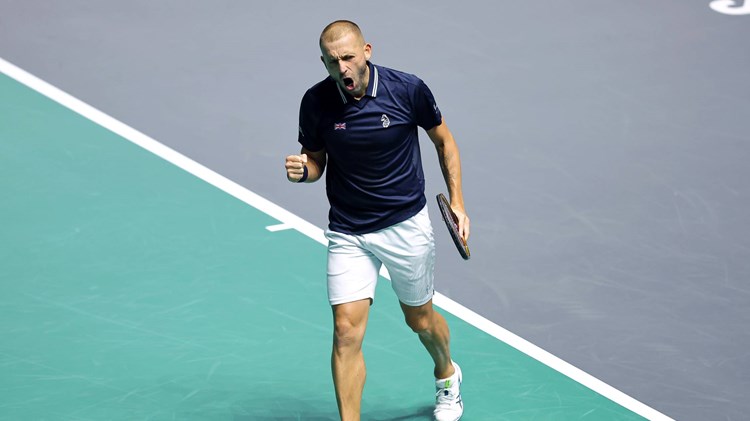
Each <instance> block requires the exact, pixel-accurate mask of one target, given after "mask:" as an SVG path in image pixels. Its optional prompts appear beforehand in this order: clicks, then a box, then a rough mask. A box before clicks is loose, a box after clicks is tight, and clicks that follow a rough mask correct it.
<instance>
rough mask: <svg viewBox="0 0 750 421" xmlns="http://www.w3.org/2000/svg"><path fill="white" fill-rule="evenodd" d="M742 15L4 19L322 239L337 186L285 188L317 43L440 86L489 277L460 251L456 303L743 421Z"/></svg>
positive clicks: (413, 12)
mask: <svg viewBox="0 0 750 421" xmlns="http://www.w3.org/2000/svg"><path fill="white" fill-rule="evenodd" d="M711 5H713V6H714V7H713V8H712V7H711ZM745 9H747V6H746V5H743V4H740V2H732V1H730V0H728V1H713V2H712V1H710V0H690V1H678V0H670V1H658V2H652V1H645V0H639V1H632V2H615V1H611V0H607V1H598V2H555V1H551V0H543V1H537V2H489V1H483V2H480V1H477V2H463V3H455V2H442V1H438V2H427V1H417V2H408V3H405V2H396V1H382V2H379V3H378V4H376V5H373V4H372V3H371V2H351V3H346V4H342V3H340V2H332V1H320V2H315V3H314V4H313V3H312V2H311V3H301V2H300V3H297V2H268V3H255V4H250V3H248V2H238V1H220V2H211V3H208V2H196V1H188V2H178V1H167V2H160V3H158V4H152V2H146V1H135V2H128V3H127V4H124V3H121V2H115V1H103V2H96V3H90V2H83V1H71V2H65V3H57V2H23V1H17V0H15V1H14V0H0V57H2V58H4V59H6V60H9V61H11V62H13V63H15V64H16V65H18V66H20V67H22V68H24V69H26V70H28V71H30V72H32V73H34V74H36V75H37V76H39V77H41V78H43V79H45V80H47V81H49V82H51V83H53V84H54V85H56V86H59V87H60V88H62V89H64V90H66V91H68V92H70V93H71V94H73V95H75V96H77V97H79V98H81V99H82V100H84V101H86V102H88V103H90V104H92V105H93V106H95V107H97V108H100V109H102V110H103V111H105V112H107V113H108V114H110V115H113V116H115V117H116V118H118V119H121V120H123V121H124V122H125V123H127V124H130V125H131V126H133V127H135V128H137V129H139V130H141V131H143V132H145V133H147V134H148V135H150V136H152V137H154V138H156V139H158V140H159V141H161V142H163V143H165V144H167V145H170V146H171V147H173V148H175V149H176V150H178V151H180V152H182V153H184V154H185V155H188V156H189V157H191V158H193V159H195V160H196V161H198V162H200V163H202V164H204V165H206V166H208V167H209V168H212V169H214V170H215V171H217V172H219V173H221V174H223V175H225V176H227V177H229V178H230V179H232V180H234V181H236V182H238V183H240V184H242V185H243V186H245V187H247V188H248V189H250V190H252V191H254V192H257V193H259V194H260V195H262V196H264V197H267V198H269V199H270V200H272V201H274V202H276V203H278V204H279V205H281V206H283V207H285V208H287V209H289V210H290V211H292V212H294V213H296V214H298V215H300V216H302V217H303V218H305V219H306V220H308V221H310V222H312V223H314V224H316V225H318V226H324V225H325V219H326V211H327V207H326V203H325V199H324V193H325V192H324V188H323V186H322V185H310V186H296V185H290V184H288V183H287V182H286V180H285V177H284V174H283V168H282V165H283V164H282V163H283V157H284V156H285V155H287V154H289V153H292V152H295V151H296V150H297V149H298V145H297V144H296V142H295V139H296V130H297V129H296V127H297V122H296V118H297V109H298V105H299V99H300V98H301V96H302V94H303V92H304V90H305V89H307V88H308V87H309V86H311V85H312V84H314V83H315V82H317V81H318V80H320V79H322V78H323V77H324V76H325V73H324V69H323V66H322V65H321V64H320V62H319V59H318V56H319V52H318V51H317V35H318V34H319V32H320V30H321V29H322V27H323V26H325V24H327V23H328V22H329V21H331V20H334V19H338V18H349V19H352V20H355V21H357V22H359V23H360V24H361V26H362V28H363V30H364V32H365V35H366V37H367V39H368V41H369V42H371V43H372V44H373V48H374V56H373V61H375V62H376V63H378V64H382V65H385V66H389V67H394V68H398V69H401V70H406V71H409V72H413V73H416V74H418V75H419V76H421V77H422V78H423V79H424V80H425V81H426V82H427V83H428V85H429V86H430V87H431V88H432V90H433V91H434V93H435V95H436V97H437V100H438V101H439V103H440V105H441V109H442V110H443V112H444V114H445V117H446V121H447V122H448V124H449V126H450V127H451V128H452V130H453V131H454V133H455V134H456V136H457V139H458V141H459V146H460V147H461V152H462V159H463V164H464V185H465V187H464V188H465V195H466V199H467V206H468V211H469V216H470V217H471V218H472V239H471V244H472V254H473V256H472V260H471V261H470V262H468V263H464V262H463V261H461V260H460V258H459V257H458V255H457V254H455V252H454V251H453V250H451V247H452V245H451V244H450V240H449V239H448V237H447V234H446V233H442V234H443V237H442V241H441V244H440V248H439V250H438V253H439V256H440V257H439V262H438V268H437V269H438V290H439V291H440V292H442V293H444V294H445V295H447V296H449V297H450V298H452V299H454V300H456V301H458V302H460V303H462V304H464V305H465V306H467V307H469V308H471V309H473V310H475V311H476V312H478V313H480V314H481V315H483V316H485V317H487V318H488V319H490V320H492V321H494V322H496V323H497V324H499V325H501V326H503V327H505V328H507V329H509V330H511V331H512V332H515V333H517V334H519V335H520V336H522V337H524V338H526V339H528V340H530V341H531V342H533V343H535V344H537V345H539V346H541V347H542V348H544V349H546V350H548V351H550V352H552V353H553V354H555V355H557V356H559V357H561V358H563V359H564V360H566V361H568V362H570V363H572V364H574V365H575V366H577V367H579V368H581V369H583V370H585V371H587V372H589V373H591V374H593V375H594V376H596V377H598V378H600V379H602V380H604V381H605V382H607V383H609V384H611V385H612V386H614V387H616V388H617V389H620V390H622V391H623V392H625V393H627V394H629V395H631V396H633V397H635V398H636V399H638V400H640V401H642V402H644V403H646V404H648V405H650V406H652V407H654V408H655V409H657V410H659V411H661V412H663V413H666V414H667V415H670V416H672V417H674V418H676V419H680V420H707V419H729V420H739V419H744V418H745V417H746V414H747V413H749V412H750V404H749V403H748V402H747V399H746V398H745V395H746V392H743V391H747V390H749V389H750V361H749V360H750V354H749V353H748V352H747V348H748V345H750V333H748V330H747V326H748V324H750V305H749V304H750V288H749V287H748V285H747V280H748V279H749V278H750V240H748V238H750V236H749V234H750V223H748V216H747V215H750V209H749V208H750V206H749V204H750V187H748V183H747V180H749V179H750V166H748V165H747V161H748V158H750V145H748V143H749V141H750V130H748V126H747V122H748V121H750V79H749V78H748V77H747V73H748V69H750V49H749V48H748V45H747V42H748V39H750V15H748V14H742V13H743V11H744V10H745ZM729 13H737V14H734V15H732V14H729ZM423 147H424V153H423V155H424V159H425V168H426V172H427V174H426V175H427V177H428V195H429V196H434V194H435V193H437V192H439V191H443V190H444V186H443V185H442V181H441V178H440V173H439V170H438V168H437V162H436V161H437V160H436V159H435V155H434V153H433V152H432V151H431V150H430V148H431V146H430V144H429V141H427V139H426V138H425V142H424V143H423ZM433 215H435V214H433ZM434 219H435V218H434V216H433V220H434ZM438 233H440V230H438Z"/></svg>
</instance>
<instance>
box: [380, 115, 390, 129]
mask: <svg viewBox="0 0 750 421" xmlns="http://www.w3.org/2000/svg"><path fill="white" fill-rule="evenodd" d="M380 121H381V122H383V127H388V126H390V125H391V120H389V119H388V116H387V115H385V114H383V116H382V117H380Z"/></svg>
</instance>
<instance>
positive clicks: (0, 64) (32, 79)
mask: <svg viewBox="0 0 750 421" xmlns="http://www.w3.org/2000/svg"><path fill="white" fill-rule="evenodd" d="M0 72H2V73H4V74H5V75H7V76H8V77H10V78H12V79H14V80H16V81H18V82H19V83H21V84H23V85H26V86H27V87H29V88H31V89H33V90H34V91H36V92H38V93H40V94H42V95H44V96H46V97H47V98H49V99H51V100H53V101H55V102H57V103H59V104H60V105H62V106H64V107H66V108H68V109H70V110H71V111H74V112H76V113H78V114H80V115H81V116H83V117H85V118H86V119H88V120H91V121H92V122H94V123H96V124H98V125H100V126H102V127H104V128H106V129H108V130H110V131H112V132H113V133H115V134H117V135H119V136H121V137H123V138H125V139H127V140H129V141H130V142H132V143H135V144H136V145H138V146H140V147H142V148H143V149H146V150H147V151H149V152H151V153H153V154H155V155H157V156H159V157H160V158H162V159H164V160H166V161H168V162H170V163H171V164H173V165H176V166H177V167H179V168H181V169H183V170H185V171H187V172H189V173H190V174H192V175H194V176H196V177H198V178H200V179H201V180H203V181H205V182H207V183H209V184H211V185H213V186H215V187H217V188H219V189H221V190H223V191H225V192H226V193H228V194H230V195H232V196H234V197H235V198H237V199H239V200H242V201H243V202H245V203H247V204H248V205H250V206H252V207H254V208H256V209H258V210H260V211H261V212H263V213H265V214H267V215H269V216H271V217H273V218H275V219H277V220H279V221H281V222H282V224H285V225H287V226H289V227H291V228H294V229H296V230H297V231H299V232H301V233H302V234H304V235H306V236H308V237H310V238H312V239H313V240H315V241H317V242H319V243H321V244H323V245H326V244H327V241H326V239H325V236H324V235H323V230H322V229H320V228H318V227H316V226H315V225H313V224H311V223H309V222H307V221H305V220H304V219H302V218H300V217H298V216H297V215H295V214H293V213H291V212H289V211H287V210H286V209H284V208H282V207H280V206H278V205H276V204H275V203H273V202H271V201H269V200H267V199H265V198H263V197H261V196H259V195H257V194H255V193H253V192H251V191H250V190H248V189H246V188H245V187H242V186H240V185H239V184H237V183H235V182H234V181H232V180H230V179H228V178H226V177H224V176H222V175H220V174H218V173H217V172H215V171H213V170H211V169H209V168H207V167H205V166H203V165H201V164H199V163H197V162H195V161H193V160H192V159H190V158H188V157H186V156H184V155H182V154H180V153H179V152H177V151H175V150H173V149H171V148H169V147H167V146H165V145H163V144H161V143H159V142H158V141H156V140H154V139H152V138H151V137H149V136H147V135H145V134H143V133H141V132H139V131H138V130H135V129H134V128H132V127H130V126H128V125H126V124H124V123H122V122H120V121H118V120H116V119H115V118H113V117H110V116H109V115H107V114H105V113H103V112H101V111H99V110H97V109H96V108H94V107H92V106H90V105H88V104H86V103H85V102H83V101H81V100H79V99H77V98H75V97H73V96H71V95H69V94H68V93H66V92H64V91H62V90H60V89H58V88H56V87H54V86H52V85H50V84H49V83H47V82H45V81H43V80H41V79H39V78H37V77H36V76H34V75H32V74H30V73H28V72H26V71H25V70H23V69H21V68H19V67H17V66H15V65H13V64H11V63H9V62H8V61H6V60H4V59H2V58H0ZM380 274H381V275H383V276H384V277H385V278H387V279H390V277H389V276H388V273H387V272H386V271H385V270H381V272H380ZM433 302H434V303H435V305H437V306H438V307H440V308H442V309H443V310H445V311H447V312H449V313H451V314H453V315H454V316H456V317H458V318H460V319H462V320H464V321H465V322H467V323H469V324H470V325H472V326H474V327H476V328H478V329H480V330H482V331H483V332H485V333H487V334H489V335H491V336H493V337H495V338H497V339H499V340H501V341H503V342H505V343H506V344H508V345H510V346H512V347H513V348H516V349H517V350H519V351H521V352H523V353H524V354H526V355H528V356H530V357H531V358H534V359H535V360H537V361H539V362H541V363H542V364H545V365H547V366H549V367H550V368H552V369H554V370H556V371H558V372H560V373H562V374H564V375H565V376H567V377H569V378H571V379H573V380H575V381H577V382H578V383H580V384H582V385H584V386H586V387H588V388H589V389H591V390H593V391H595V392H597V393H599V394H601V395H602V396H604V397H606V398H608V399H610V400H612V401H613V402H616V403H618V404H619V405H621V406H623V407H625V408H627V409H629V410H630V411H632V412H634V413H636V414H638V415H640V416H642V417H644V418H647V419H649V420H656V421H674V420H673V419H672V418H670V417H668V416H666V415H664V414H662V413H661V412H659V411H657V410H655V409H653V408H651V407H649V406H647V405H645V404H643V403H641V402H640V401H638V400H636V399H634V398H632V397H630V396H628V395H627V394H625V393H623V392H621V391H619V390H617V389H615V388H614V387H612V386H610V385H608V384H606V383H604V382H603V381H601V380H599V379H597V378H595V377H593V376H592V375H590V374H588V373H586V372H584V371H583V370H580V369H579V368H577V367H575V366H573V365H572V364H569V363H567V362H565V361H563V360H562V359H560V358H558V357H556V356H554V355H552V354H551V353H549V352H547V351H545V350H543V349H542V348H540V347H538V346H536V345H534V344H532V343H531V342H529V341H527V340H525V339H523V338H521V337H520V336H518V335H516V334H514V333H512V332H510V331H508V330H506V329H504V328H502V327H500V326H498V325H497V324H495V323H493V322H492V321H490V320H488V319H486V318H484V317H482V316H480V315H479V314H477V313H475V312H473V311H472V310H469V309H468V308H466V307H464V306H462V305H461V304H459V303H457V302H455V301H453V300H451V299H450V298H448V297H446V296H444V295H442V294H440V293H438V292H436V293H435V297H434V299H433Z"/></svg>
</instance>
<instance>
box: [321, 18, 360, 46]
mask: <svg viewBox="0 0 750 421" xmlns="http://www.w3.org/2000/svg"><path fill="white" fill-rule="evenodd" d="M349 34H353V35H354V36H355V37H356V40H357V43H359V44H362V45H364V44H365V37H364V36H363V35H362V31H361V30H360V29H359V26H357V24H356V23H354V22H352V21H348V20H337V21H335V22H331V23H329V24H328V26H326V27H325V29H323V32H322V33H321V34H320V41H319V44H320V45H321V46H322V45H323V44H324V43H330V42H333V41H336V40H339V39H341V38H342V37H344V36H346V35H349Z"/></svg>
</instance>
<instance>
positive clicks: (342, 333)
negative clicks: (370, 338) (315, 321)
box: [333, 319, 364, 348]
mask: <svg viewBox="0 0 750 421" xmlns="http://www.w3.org/2000/svg"><path fill="white" fill-rule="evenodd" d="M363 338H364V327H363V326H358V325H355V324H353V323H351V321H349V320H347V319H337V320H336V321H335V323H334V329H333V344H334V345H335V346H336V347H337V348H350V347H357V348H359V347H361V346H362V339H363Z"/></svg>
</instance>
